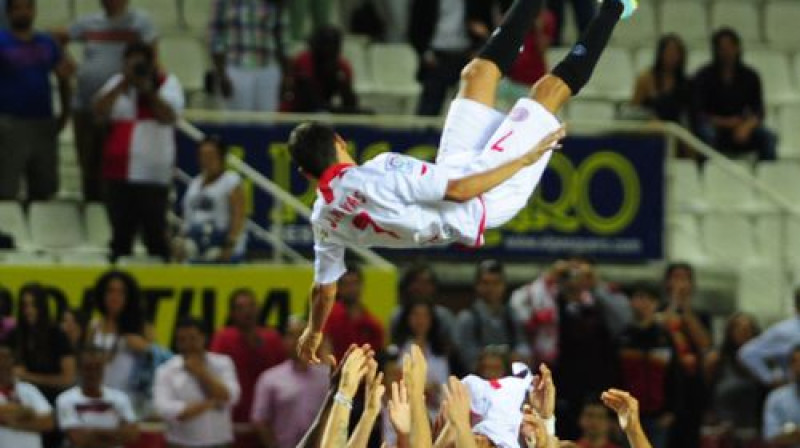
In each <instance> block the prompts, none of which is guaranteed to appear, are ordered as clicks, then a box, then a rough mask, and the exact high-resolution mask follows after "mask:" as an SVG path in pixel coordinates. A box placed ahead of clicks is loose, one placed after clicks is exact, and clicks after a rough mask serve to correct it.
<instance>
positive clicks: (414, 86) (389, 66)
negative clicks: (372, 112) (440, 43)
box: [368, 44, 422, 114]
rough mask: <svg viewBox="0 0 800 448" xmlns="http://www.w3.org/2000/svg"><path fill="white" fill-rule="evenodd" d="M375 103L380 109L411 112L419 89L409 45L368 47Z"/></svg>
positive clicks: (393, 111) (415, 56)
mask: <svg viewBox="0 0 800 448" xmlns="http://www.w3.org/2000/svg"><path fill="white" fill-rule="evenodd" d="M368 51H369V52H368V60H369V62H370V72H371V73H372V79H373V83H374V84H373V86H374V91H373V92H372V93H373V99H374V100H375V101H376V103H375V104H374V105H383V107H380V106H379V107H377V109H378V111H379V112H384V113H401V114H410V113H412V112H413V108H414V106H415V104H416V102H417V98H418V97H419V93H420V91H421V90H422V88H421V86H420V85H419V83H418V82H417V80H416V71H417V65H418V63H417V55H416V53H415V52H414V50H413V49H412V48H411V46H410V45H408V44H373V45H371V46H370V47H369V50H368Z"/></svg>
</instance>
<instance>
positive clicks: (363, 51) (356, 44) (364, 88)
mask: <svg viewBox="0 0 800 448" xmlns="http://www.w3.org/2000/svg"><path fill="white" fill-rule="evenodd" d="M342 56H343V57H344V58H345V59H347V61H348V62H349V63H350V66H351V67H352V68H353V77H354V78H355V79H354V80H353V84H354V86H353V87H354V88H355V90H356V92H357V93H368V92H370V91H372V90H373V88H374V85H373V84H374V83H373V78H372V71H371V67H370V64H369V60H368V57H367V47H366V44H365V42H364V40H362V39H349V38H345V39H344V40H343V41H342ZM415 67H416V65H415Z"/></svg>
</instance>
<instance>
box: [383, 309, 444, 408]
mask: <svg viewBox="0 0 800 448" xmlns="http://www.w3.org/2000/svg"><path fill="white" fill-rule="evenodd" d="M439 325H440V323H439V319H438V318H437V316H436V313H435V311H434V306H433V303H432V302H431V301H429V300H415V301H412V302H409V303H408V304H407V305H405V306H404V307H403V309H402V311H401V312H400V319H399V324H398V326H397V332H396V333H395V343H396V344H397V346H398V347H400V356H401V357H402V355H404V354H405V353H408V352H409V351H410V350H411V346H412V344H416V345H418V346H419V347H420V348H421V349H422V352H423V353H424V354H425V361H427V363H428V378H427V386H426V388H425V398H426V405H427V407H428V413H429V414H430V415H431V416H432V418H435V416H436V415H437V413H438V412H439V406H440V405H441V399H442V396H441V393H440V390H441V385H442V384H445V383H446V382H447V379H448V378H449V377H450V372H451V367H450V360H449V356H448V351H449V350H448V349H449V347H448V346H449V341H447V340H445V339H444V338H443V337H442V333H441V332H440V331H439Z"/></svg>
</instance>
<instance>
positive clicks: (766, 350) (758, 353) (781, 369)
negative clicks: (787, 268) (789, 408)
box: [739, 288, 800, 387]
mask: <svg viewBox="0 0 800 448" xmlns="http://www.w3.org/2000/svg"><path fill="white" fill-rule="evenodd" d="M794 307H795V316H793V317H791V318H789V319H786V320H784V321H781V322H778V323H776V324H775V325H773V326H771V327H769V328H767V330H766V331H764V333H762V334H760V335H759V336H758V337H756V338H753V339H752V340H750V341H748V342H747V343H746V344H744V345H743V346H742V347H741V348H740V350H739V360H740V361H741V363H742V365H744V366H745V367H746V368H747V369H748V370H749V371H750V372H751V373H752V374H753V375H755V377H756V378H757V379H758V380H759V381H760V382H761V384H762V385H764V386H767V387H777V386H780V385H782V384H784V383H786V382H787V381H789V380H790V378H791V375H790V372H791V369H790V367H791V366H790V365H789V361H790V360H791V359H790V357H789V356H788V354H789V352H790V351H791V350H792V349H793V348H794V347H797V346H800V288H798V289H796V290H795V292H794ZM771 365H774V366H775V368H771V367H770V366H771Z"/></svg>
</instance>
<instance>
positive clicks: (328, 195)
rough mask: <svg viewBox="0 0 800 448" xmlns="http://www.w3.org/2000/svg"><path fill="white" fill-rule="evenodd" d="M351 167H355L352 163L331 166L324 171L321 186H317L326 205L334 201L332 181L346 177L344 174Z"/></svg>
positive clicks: (320, 180)
mask: <svg viewBox="0 0 800 448" xmlns="http://www.w3.org/2000/svg"><path fill="white" fill-rule="evenodd" d="M351 166H353V164H352V163H337V164H336V165H331V166H330V167H328V169H326V170H325V171H323V173H322V175H321V176H319V185H318V186H317V189H318V190H319V193H320V194H321V195H322V199H324V200H325V203H326V204H330V203H331V202H333V199H334V198H333V190H331V181H332V180H333V179H338V178H341V177H342V176H344V173H345V172H346V171H347V169H348V168H350V167H351Z"/></svg>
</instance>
